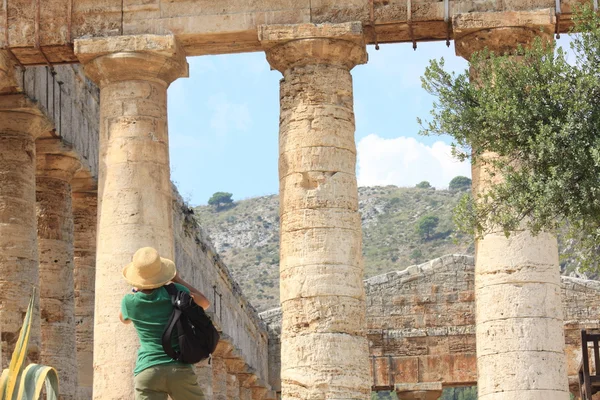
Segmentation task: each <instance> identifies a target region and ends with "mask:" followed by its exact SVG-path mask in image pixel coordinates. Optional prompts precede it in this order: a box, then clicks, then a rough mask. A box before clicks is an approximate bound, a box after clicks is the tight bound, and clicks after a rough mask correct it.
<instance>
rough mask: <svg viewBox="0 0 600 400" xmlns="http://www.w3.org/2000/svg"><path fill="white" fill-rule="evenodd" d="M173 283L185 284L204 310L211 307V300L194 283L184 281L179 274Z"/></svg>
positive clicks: (195, 301)
mask: <svg viewBox="0 0 600 400" xmlns="http://www.w3.org/2000/svg"><path fill="white" fill-rule="evenodd" d="M173 283H178V284H180V285H182V286H185V287H186V288H187V289H188V290H189V291H190V295H191V296H192V298H193V299H194V303H196V304H197V305H198V306H199V307H202V308H203V309H204V310H206V309H208V307H210V302H209V301H208V299H207V298H206V296H204V295H203V294H202V293H201V292H200V291H199V290H198V289H196V288H194V287H193V286H192V285H190V284H189V283H187V282H186V281H184V280H183V279H182V278H181V276H179V274H176V275H175V277H174V278H173Z"/></svg>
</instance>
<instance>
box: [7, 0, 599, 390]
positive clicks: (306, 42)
mask: <svg viewBox="0 0 600 400" xmlns="http://www.w3.org/2000/svg"><path fill="white" fill-rule="evenodd" d="M582 1H583V0H582ZM582 1H579V0H527V1H523V0H519V1H516V0H504V1H491V0H490V1H481V0H452V1H450V0H436V1H432V0H385V1H382V0H359V1H354V0H353V1H347V2H340V1H335V0H300V1H287V0H286V1H281V0H260V1H252V2H242V1H232V0H225V1H221V2H219V1H208V0H176V1H175V0H46V1H40V0H36V1H29V0H28V1H25V0H6V1H4V3H3V5H2V11H3V14H2V16H3V17H2V18H0V333H1V340H2V352H1V364H2V366H3V367H6V365H7V364H8V361H9V357H10V354H11V352H12V349H13V348H14V343H15V341H16V338H17V336H18V333H19V329H20V323H21V319H22V316H23V313H24V311H25V309H26V306H27V300H28V298H29V295H30V293H31V288H32V287H37V288H39V293H40V298H39V301H38V304H37V305H36V313H35V318H34V328H33V331H32V345H31V347H30V351H29V354H28V357H29V359H30V360H31V361H40V362H42V363H45V364H51V365H53V366H55V367H56V368H57V370H58V371H59V374H60V377H61V382H62V396H63V398H64V399H99V400H111V399H131V398H133V394H132V393H133V391H132V390H133V387H132V384H133V382H132V379H131V378H130V377H131V376H132V369H133V363H134V358H135V348H136V347H137V338H136V334H135V332H134V331H133V329H131V327H130V326H126V325H123V324H121V323H120V322H119V321H118V318H117V315H118V311H119V301H120V298H121V297H122V294H123V293H125V292H126V291H127V290H128V287H127V286H126V284H125V283H124V281H123V280H122V279H121V278H120V271H121V268H122V266H123V265H125V264H127V263H128V262H129V261H130V259H131V256H132V254H133V252H134V251H135V250H136V249H137V248H139V247H142V246H154V247H156V248H157V249H159V251H160V253H161V254H163V255H165V256H167V257H171V258H174V259H175V261H176V264H177V266H178V268H179V270H180V272H181V274H182V276H184V277H185V278H186V279H187V280H189V281H191V282H192V283H193V284H194V285H195V286H197V287H198V288H199V289H200V290H201V291H202V292H203V293H205V294H207V296H208V298H209V300H210V301H211V303H212V307H211V309H210V312H211V316H212V318H213V320H214V321H215V323H216V324H217V325H218V327H219V329H220V330H221V332H222V338H221V341H220V343H219V346H218V348H217V351H216V352H215V354H214V355H213V358H212V362H211V363H210V364H208V363H203V364H202V365H198V366H197V370H198V372H199V383H200V384H201V386H202V387H203V388H204V390H205V393H206V395H207V398H210V399H245V400H247V399H273V398H276V397H280V398H283V399H288V400H291V399H315V400H316V399H368V398H369V396H370V391H371V390H373V389H375V390H378V388H381V387H388V388H391V389H390V390H396V391H397V393H398V394H399V396H401V398H406V399H419V398H421V399H429V398H436V397H435V396H439V392H440V390H441V388H442V387H443V386H447V385H462V384H474V383H477V384H478V387H479V397H480V398H481V399H486V400H513V399H523V400H542V399H543V400H566V399H568V398H569V376H571V375H572V370H573V369H572V367H573V365H574V363H576V361H574V360H576V359H577V351H576V350H574V347H573V343H572V335H571V334H570V333H569V332H570V331H568V329H567V330H566V327H567V324H571V325H569V326H577V327H579V326H580V325H578V324H579V322H577V321H583V319H585V318H584V317H583V316H582V314H581V313H577V312H572V310H567V312H566V313H565V311H564V310H563V301H562V300H561V299H564V298H565V296H566V298H568V296H569V293H570V292H569V291H568V289H565V285H566V286H567V287H569V285H577V284H579V283H577V282H576V283H569V282H567V283H565V281H564V280H563V281H562V282H561V278H560V276H559V274H558V265H557V263H558V258H557V257H558V252H557V246H556V239H555V238H553V237H551V236H550V235H541V236H537V237H532V236H531V235H530V234H529V233H528V232H527V231H522V232H518V233H516V234H515V235H513V236H511V238H510V239H506V238H505V237H504V236H503V235H501V234H494V233H492V234H490V235H488V236H486V237H485V238H484V239H483V240H479V241H478V242H477V257H476V259H475V261H474V269H473V268H471V269H472V273H471V275H470V276H471V277H472V279H471V280H470V281H468V282H469V283H467V285H470V286H468V287H467V288H463V289H464V294H463V295H464V296H465V297H464V298H463V301H462V303H466V304H461V301H459V297H456V299H455V300H453V301H449V303H448V307H450V306H458V307H463V311H464V313H467V315H466V316H463V317H464V318H463V319H462V322H460V321H461V320H459V321H446V322H445V323H441V322H439V321H438V322H435V323H434V322H431V319H430V318H428V317H427V315H428V314H427V309H428V307H426V306H424V304H429V303H427V302H426V301H425V300H423V299H420V300H415V301H421V303H420V304H419V307H420V308H418V309H420V310H421V311H420V314H419V312H415V313H414V315H413V314H410V315H412V316H411V317H410V318H407V319H403V318H397V319H391V320H390V321H387V322H385V326H383V325H377V324H378V323H381V320H380V319H379V320H378V321H379V322H376V321H374V320H373V319H372V316H373V315H379V314H377V313H381V312H383V311H382V310H384V309H386V307H388V306H389V305H386V304H384V303H383V300H382V297H381V296H379V297H378V296H377V295H376V294H374V293H373V292H370V290H371V289H372V286H370V285H367V289H366V291H365V286H364V283H363V263H362V259H361V246H362V243H361V240H362V239H361V231H360V216H359V214H358V200H357V187H356V175H355V166H356V146H355V143H354V129H355V119H354V109H353V104H354V98H353V86H352V72H351V71H352V69H353V67H355V66H356V65H359V64H365V63H366V64H367V67H368V59H367V58H368V57H367V52H366V46H367V45H373V44H375V45H379V44H388V43H389V44H391V43H403V42H408V43H412V44H413V46H414V47H415V48H416V47H417V46H418V43H419V42H420V41H431V40H447V41H450V40H454V45H455V47H456V52H457V55H458V56H461V57H465V58H466V59H467V60H468V59H469V58H470V57H471V55H472V54H473V52H474V51H477V50H479V49H482V48H485V47H487V48H489V49H491V50H494V51H500V52H508V53H510V52H512V51H514V49H516V47H517V46H518V45H527V44H528V43H530V42H531V41H532V40H533V39H534V38H535V37H538V36H542V37H544V38H545V39H546V40H553V38H552V33H553V32H566V31H567V30H568V29H569V28H570V27H571V25H572V21H571V12H572V7H573V6H574V5H575V4H576V3H581V2H582ZM590 2H591V3H593V4H594V5H595V6H596V7H597V2H592V1H591V0H590ZM402 45H408V44H402ZM251 51H260V52H264V54H265V58H266V60H265V62H266V63H267V62H268V63H269V65H270V66H271V68H272V69H273V70H276V71H278V72H273V73H274V74H275V73H280V74H281V75H282V80H281V85H280V100H281V101H280V113H281V117H280V121H281V122H280V129H279V145H280V148H279V149H280V158H279V178H280V196H281V209H280V215H281V256H280V259H281V265H280V277H281V310H280V311H278V312H276V313H275V314H277V315H279V314H278V313H280V315H281V317H280V322H273V320H272V317H273V314H272V313H271V314H268V315H267V316H265V318H266V321H267V322H268V323H269V326H270V327H271V328H272V329H271V328H270V329H267V322H265V321H263V320H262V319H260V318H259V317H258V315H257V314H256V312H255V311H254V309H253V308H252V306H251V305H250V304H249V303H248V302H247V300H245V299H244V298H243V296H242V295H241V292H240V290H239V287H238V285H237V284H236V283H235V281H234V280H233V279H232V277H231V275H230V274H229V272H228V271H227V268H226V267H225V266H224V265H223V263H222V262H221V260H220V258H219V256H218V254H216V252H215V250H214V248H213V247H212V245H211V244H210V242H209V240H208V238H207V237H205V235H204V234H203V232H202V230H201V229H200V228H199V227H198V226H197V224H196V222H195V220H194V219H193V217H192V216H191V215H190V211H189V209H188V208H187V206H185V204H184V203H183V201H182V200H181V198H180V197H179V195H178V194H177V191H176V189H175V188H173V187H172V185H171V182H170V171H169V135H168V130H167V121H168V116H167V108H166V96H167V88H168V87H169V85H170V84H171V83H172V82H173V81H175V80H176V79H180V78H185V77H187V76H188V66H187V61H186V57H190V56H202V55H209V54H227V53H238V52H251ZM199 78H200V79H201V78H202V77H199ZM489 172H490V171H485V170H483V169H479V168H478V167H477V166H476V167H475V169H474V171H473V177H474V190H475V191H477V192H484V191H485V190H486V187H489V185H493V184H494V182H491V181H490V179H489ZM465 263H467V262H466V261H465ZM472 264H473V263H472V262H471V264H470V265H471V266H472ZM421 270H422V271H425V270H426V268H421ZM427 271H429V272H423V273H424V274H435V273H436V270H433V269H431V270H427ZM442 272H443V271H442ZM442 272H440V273H442ZM407 274H408V273H407ZM399 277H400V278H399V279H400V280H402V279H411V280H412V279H413V278H414V279H417V278H415V277H413V276H412V275H410V276H409V275H406V276H404V275H402V274H400V275H399ZM406 282H409V281H406ZM423 282H424V283H423ZM465 282H466V281H465ZM383 283H384V282H383V281H382V284H383ZM421 283H423V284H422V285H420V286H418V288H419V292H416V293H415V296H413V297H415V298H417V299H419V298H420V297H419V296H421V295H422V294H423V292H424V291H427V290H428V288H430V289H431V290H433V283H432V282H431V281H427V280H425V281H422V282H421ZM430 283H431V287H430V286H429V284H430ZM457 284H458V282H457ZM461 284H462V283H461ZM573 287H574V286H573ZM393 288H394V290H398V291H399V293H401V292H402V290H404V289H402V288H400V287H397V286H393ZM382 290H384V289H382ZM461 290H462V289H461ZM565 290H566V292H565ZM432 293H437V292H432ZM399 296H400V297H401V295H400V294H399ZM432 296H433V295H432ZM561 296H562V297H561ZM434 297H435V296H434ZM413 300H414V299H413ZM413 300H411V299H409V298H408V297H407V298H406V299H403V300H401V299H399V300H398V301H403V302H404V301H406V302H408V303H410V301H413ZM408 303H407V304H406V307H405V308H403V309H402V310H403V311H396V312H397V313H398V314H399V315H402V314H403V313H404V312H408V311H411V310H413V309H412V308H411V307H413V306H411V304H408ZM434 303H436V304H437V300H436V301H435V302H434ZM421 306H422V307H421ZM432 307H433V305H432ZM459 314H460V313H459ZM381 315H383V314H381ZM453 315H454V314H453ZM427 321H429V322H427ZM573 321H575V322H573ZM584 322H585V321H583V322H581V324H583V323H584ZM588 322H589V321H588ZM436 324H437V325H436ZM573 324H575V325H573ZM590 324H591V325H593V327H597V326H596V325H597V324H596V325H594V324H595V322H594V323H592V322H590ZM457 326H460V329H454V328H452V327H455V328H456V327H457ZM581 326H583V325H581ZM438 328H439V329H438ZM432 329H433V330H432ZM573 329H575V328H573ZM384 331H385V332H386V333H385V335H388V336H386V337H387V338H388V339H389V340H387V341H382V340H379V336H378V334H377V332H384ZM410 332H413V333H415V335H413V336H411V335H409V333H410ZM422 332H426V334H422ZM456 332H462V333H460V334H456ZM565 332H566V334H565ZM381 335H383V333H382V334H381ZM438 336H439V338H438ZM412 337H418V338H421V339H419V340H420V341H419V340H417V341H415V342H413V339H411V338H412ZM423 337H426V339H423ZM117 338H118V340H117ZM432 338H438V339H439V340H438V343H439V344H440V345H439V346H436V345H435V344H434V343H433V342H432V340H437V339H432ZM444 338H446V339H444ZM394 341H396V346H395V347H393V348H391V347H386V346H388V344H389V343H392V342H394ZM415 343H420V344H419V346H420V347H419V346H417V347H418V348H420V350H417V352H416V354H413V353H411V352H410V351H409V352H408V353H407V354H400V353H398V352H397V351H398V350H399V349H401V348H402V347H403V346H409V348H410V346H412V345H414V344H415ZM443 343H446V345H443ZM565 345H566V346H567V347H566V348H567V350H568V351H567V356H568V357H567V356H565ZM444 346H445V347H444ZM569 346H571V347H569ZM411 349H412V348H411ZM440 349H441V350H440ZM411 351H412V350H411ZM419 352H421V353H422V354H421V353H419ZM450 355H452V356H450ZM405 356H406V357H405ZM407 357H408V358H407ZM428 357H429V358H428ZM436 357H437V358H436ZM405 358H406V359H405ZM409 358H410V359H409ZM383 360H387V361H383ZM460 360H462V361H460ZM386 362H387V363H388V364H386ZM451 362H452V363H454V364H451ZM461 362H464V364H461ZM411 363H412V364H411ZM399 366H403V367H402V368H400V367H399ZM415 368H416V369H415ZM457 370H459V371H462V372H461V373H455V372H456V371H457ZM382 371H387V372H382ZM415 371H416V372H415ZM386 373H387V375H386ZM386 376H387V377H386ZM392 378H393V379H392Z"/></svg>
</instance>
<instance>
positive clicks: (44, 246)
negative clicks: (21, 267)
mask: <svg viewBox="0 0 600 400" xmlns="http://www.w3.org/2000/svg"><path fill="white" fill-rule="evenodd" d="M36 151H37V176H36V201H37V220H38V254H39V260H40V267H39V268H40V270H39V275H40V313H41V327H42V349H41V353H40V356H41V357H40V358H41V362H42V363H43V364H45V365H51V366H52V367H54V368H55V369H56V370H57V372H58V377H59V380H60V394H61V398H62V399H65V400H70V399H76V398H77V397H76V395H77V353H76V344H75V341H76V339H75V331H76V328H75V304H74V282H73V209H72V206H71V180H72V179H73V176H74V175H75V172H77V170H78V169H80V168H81V163H80V162H79V160H78V159H77V158H76V156H75V155H74V154H69V153H68V151H69V149H66V148H65V147H64V146H63V145H62V144H61V142H60V139H55V138H42V139H38V140H37V141H36Z"/></svg>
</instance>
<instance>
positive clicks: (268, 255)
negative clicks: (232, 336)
mask: <svg viewBox="0 0 600 400" xmlns="http://www.w3.org/2000/svg"><path fill="white" fill-rule="evenodd" d="M463 193H464V192H456V191H448V190H434V189H418V188H399V187H396V186H385V187H363V188H359V206H360V212H361V215H362V227H363V254H364V264H365V278H368V277H371V276H375V275H380V274H383V273H385V272H389V271H395V270H402V269H404V268H406V267H408V266H409V265H413V264H418V263H421V262H424V261H427V260H431V259H434V258H437V257H440V256H442V255H444V254H450V253H461V254H473V241H472V239H471V238H470V237H465V236H463V235H458V234H456V233H455V232H454V226H453V222H452V210H453V208H454V206H455V205H456V203H457V201H458V200H459V198H460V197H461V196H462V194H463ZM194 212H195V216H196V218H197V220H198V222H199V224H200V226H201V227H202V228H203V229H205V230H206V231H207V232H208V234H209V236H210V237H211V239H212V241H213V243H214V245H215V247H216V249H217V251H218V252H219V254H220V255H221V258H222V259H223V260H224V261H225V263H226V264H227V266H228V267H229V269H230V270H231V272H232V274H233V276H234V277H235V279H236V281H237V282H238V283H239V284H240V285H241V287H242V290H243V292H244V294H245V295H246V296H247V297H248V298H249V299H250V302H251V303H252V305H254V307H256V309H257V310H259V311H263V310H267V309H269V308H273V307H278V306H279V198H278V196H276V195H272V196H265V197H257V198H252V199H247V200H241V201H236V202H234V203H233V204H232V205H231V206H229V207H227V208H221V209H220V210H218V211H217V208H216V207H214V206H200V207H196V208H195V209H194ZM426 216H433V217H437V219H438V221H439V222H438V224H437V226H436V227H435V228H434V229H432V230H431V232H427V233H428V235H426V234H425V233H424V232H418V230H417V223H418V221H419V220H420V219H421V218H423V217H426ZM427 236H428V237H427Z"/></svg>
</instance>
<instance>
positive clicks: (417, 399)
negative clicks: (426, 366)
mask: <svg viewBox="0 0 600 400" xmlns="http://www.w3.org/2000/svg"><path fill="white" fill-rule="evenodd" d="M395 390H396V394H397V395H398V399H399V400H437V399H439V398H440V396H441V395H442V390H443V388H442V383H441V382H426V383H399V384H396V386H395Z"/></svg>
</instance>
